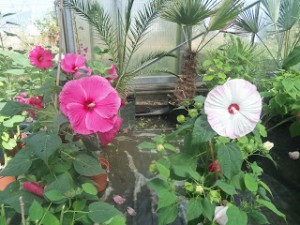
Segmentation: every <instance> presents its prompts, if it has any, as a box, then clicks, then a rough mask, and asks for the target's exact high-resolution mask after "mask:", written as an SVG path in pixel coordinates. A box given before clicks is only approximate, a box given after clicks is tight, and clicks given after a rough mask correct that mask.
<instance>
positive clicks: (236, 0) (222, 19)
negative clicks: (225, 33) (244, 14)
mask: <svg viewBox="0 0 300 225" xmlns="http://www.w3.org/2000/svg"><path fill="white" fill-rule="evenodd" d="M243 4H244V2H243V1H242V0H224V1H222V3H221V5H220V6H219V7H218V8H217V9H215V11H216V13H215V15H214V16H213V17H212V18H211V21H210V24H209V26H208V30H209V31H214V30H222V29H227V28H229V27H230V26H232V25H233V21H234V20H235V19H236V17H237V16H238V15H239V13H240V12H241V11H242V6H243Z"/></svg>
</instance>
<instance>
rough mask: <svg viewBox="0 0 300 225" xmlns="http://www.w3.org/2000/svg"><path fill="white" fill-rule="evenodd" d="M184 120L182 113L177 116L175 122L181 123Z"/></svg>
mask: <svg viewBox="0 0 300 225" xmlns="http://www.w3.org/2000/svg"><path fill="white" fill-rule="evenodd" d="M184 121H185V116H184V115H179V116H177V122H178V123H183V122H184Z"/></svg>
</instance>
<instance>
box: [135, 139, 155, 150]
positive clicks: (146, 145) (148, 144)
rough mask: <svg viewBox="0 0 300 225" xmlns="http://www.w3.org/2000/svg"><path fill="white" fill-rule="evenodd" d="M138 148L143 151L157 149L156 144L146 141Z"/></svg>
mask: <svg viewBox="0 0 300 225" xmlns="http://www.w3.org/2000/svg"><path fill="white" fill-rule="evenodd" d="M137 147H138V148H141V149H150V150H152V149H156V144H154V143H152V142H148V141H144V142H142V143H140V144H139V145H138V146H137Z"/></svg>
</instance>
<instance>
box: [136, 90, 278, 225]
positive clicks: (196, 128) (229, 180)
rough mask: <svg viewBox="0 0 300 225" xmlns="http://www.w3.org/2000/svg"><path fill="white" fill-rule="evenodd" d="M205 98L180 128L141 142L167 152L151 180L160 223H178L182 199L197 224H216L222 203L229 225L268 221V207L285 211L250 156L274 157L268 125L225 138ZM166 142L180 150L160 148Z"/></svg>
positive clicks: (152, 169) (196, 101)
mask: <svg viewBox="0 0 300 225" xmlns="http://www.w3.org/2000/svg"><path fill="white" fill-rule="evenodd" d="M204 100H205V98H204V97H203V96H197V97H196V98H195V99H194V108H193V110H194V111H193V113H189V114H188V115H187V116H185V118H184V120H181V121H180V123H179V124H177V126H176V130H175V131H173V132H172V133H170V134H163V135H160V136H156V137H154V138H152V141H151V142H150V141H147V142H143V143H142V144H140V145H139V147H140V148H142V149H143V148H145V149H151V150H155V148H156V150H157V152H158V153H159V154H160V155H161V158H159V159H157V160H155V161H152V163H151V165H150V168H149V170H150V172H152V173H153V174H155V175H156V176H154V178H152V179H151V180H150V181H149V182H148V186H149V188H150V189H151V190H153V191H155V192H156V193H157V196H158V202H157V214H158V220H159V224H161V225H165V224H169V223H172V222H173V221H174V220H175V219H176V218H177V215H178V211H179V210H178V209H179V208H180V207H181V204H182V202H184V204H187V220H188V223H191V224H196V223H197V224H198V223H203V224H215V223H216V218H215V216H216V215H215V209H216V206H218V205H220V204H221V205H223V206H226V207H228V209H227V218H228V222H227V224H231V225H237V224H241V225H242V224H244V225H247V223H248V218H251V219H253V220H254V221H256V222H257V223H258V224H267V223H268V220H267V219H266V217H265V216H264V215H263V213H262V212H263V210H262V209H263V207H267V208H269V209H271V210H273V211H274V212H275V213H276V214H277V215H279V216H282V214H280V212H279V211H276V209H275V208H273V207H272V206H273V205H269V203H270V204H272V203H271V201H270V199H269V197H268V195H272V192H271V190H270V188H269V187H268V186H267V185H266V184H265V183H264V182H263V181H262V180H261V178H260V177H261V175H262V174H263V170H262V168H261V167H259V166H258V164H257V163H256V162H253V163H250V162H249V160H248V159H249V157H250V156H252V155H257V156H258V155H260V156H263V157H267V158H270V159H272V157H271V156H270V154H269V149H266V147H265V146H264V144H263V142H262V138H263V137H266V136H267V132H266V129H265V127H264V126H263V125H262V124H260V123H258V124H257V126H256V128H255V129H254V131H253V132H252V133H250V134H248V135H246V136H244V137H240V138H237V139H233V140H230V139H229V138H226V137H220V136H218V135H217V134H216V133H215V132H214V131H213V130H212V129H211V127H210V125H209V124H208V122H207V119H206V116H205V115H204V113H203V112H204V111H203V108H202V106H203V102H204ZM189 105H190V104H189ZM189 110H190V109H189V108H187V111H189ZM195 115H196V116H195ZM166 143H171V145H172V146H174V147H176V149H178V150H179V152H178V150H177V151H176V152H174V151H168V150H166V149H164V150H163V151H161V150H159V149H158V148H157V146H158V145H161V146H166ZM213 160H217V161H215V166H216V168H217V169H213V170H212V168H211V165H212V161H213ZM210 164H211V165H210ZM242 165H244V166H242ZM218 167H219V169H218Z"/></svg>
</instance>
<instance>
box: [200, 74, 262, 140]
mask: <svg viewBox="0 0 300 225" xmlns="http://www.w3.org/2000/svg"><path fill="white" fill-rule="evenodd" d="M231 105H238V107H239V109H238V110H234V113H230V111H229V107H230V106H231ZM204 110H205V113H206V114H207V118H208V122H209V124H210V125H211V127H212V129H213V130H214V131H216V132H217V133H218V134H219V135H221V136H225V137H229V138H232V139H234V138H238V137H242V136H244V135H246V134H248V133H250V132H251V131H253V130H254V128H255V126H256V124H257V123H258V121H259V119H260V114H261V110H262V99H261V97H260V94H259V93H258V91H257V90H256V87H255V86H254V85H253V84H251V83H250V82H248V81H246V80H243V79H233V80H229V81H227V82H226V83H225V84H224V85H221V86H217V87H216V88H214V89H213V90H212V91H210V92H209V93H208V95H207V98H206V100H205V105H204Z"/></svg>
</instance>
